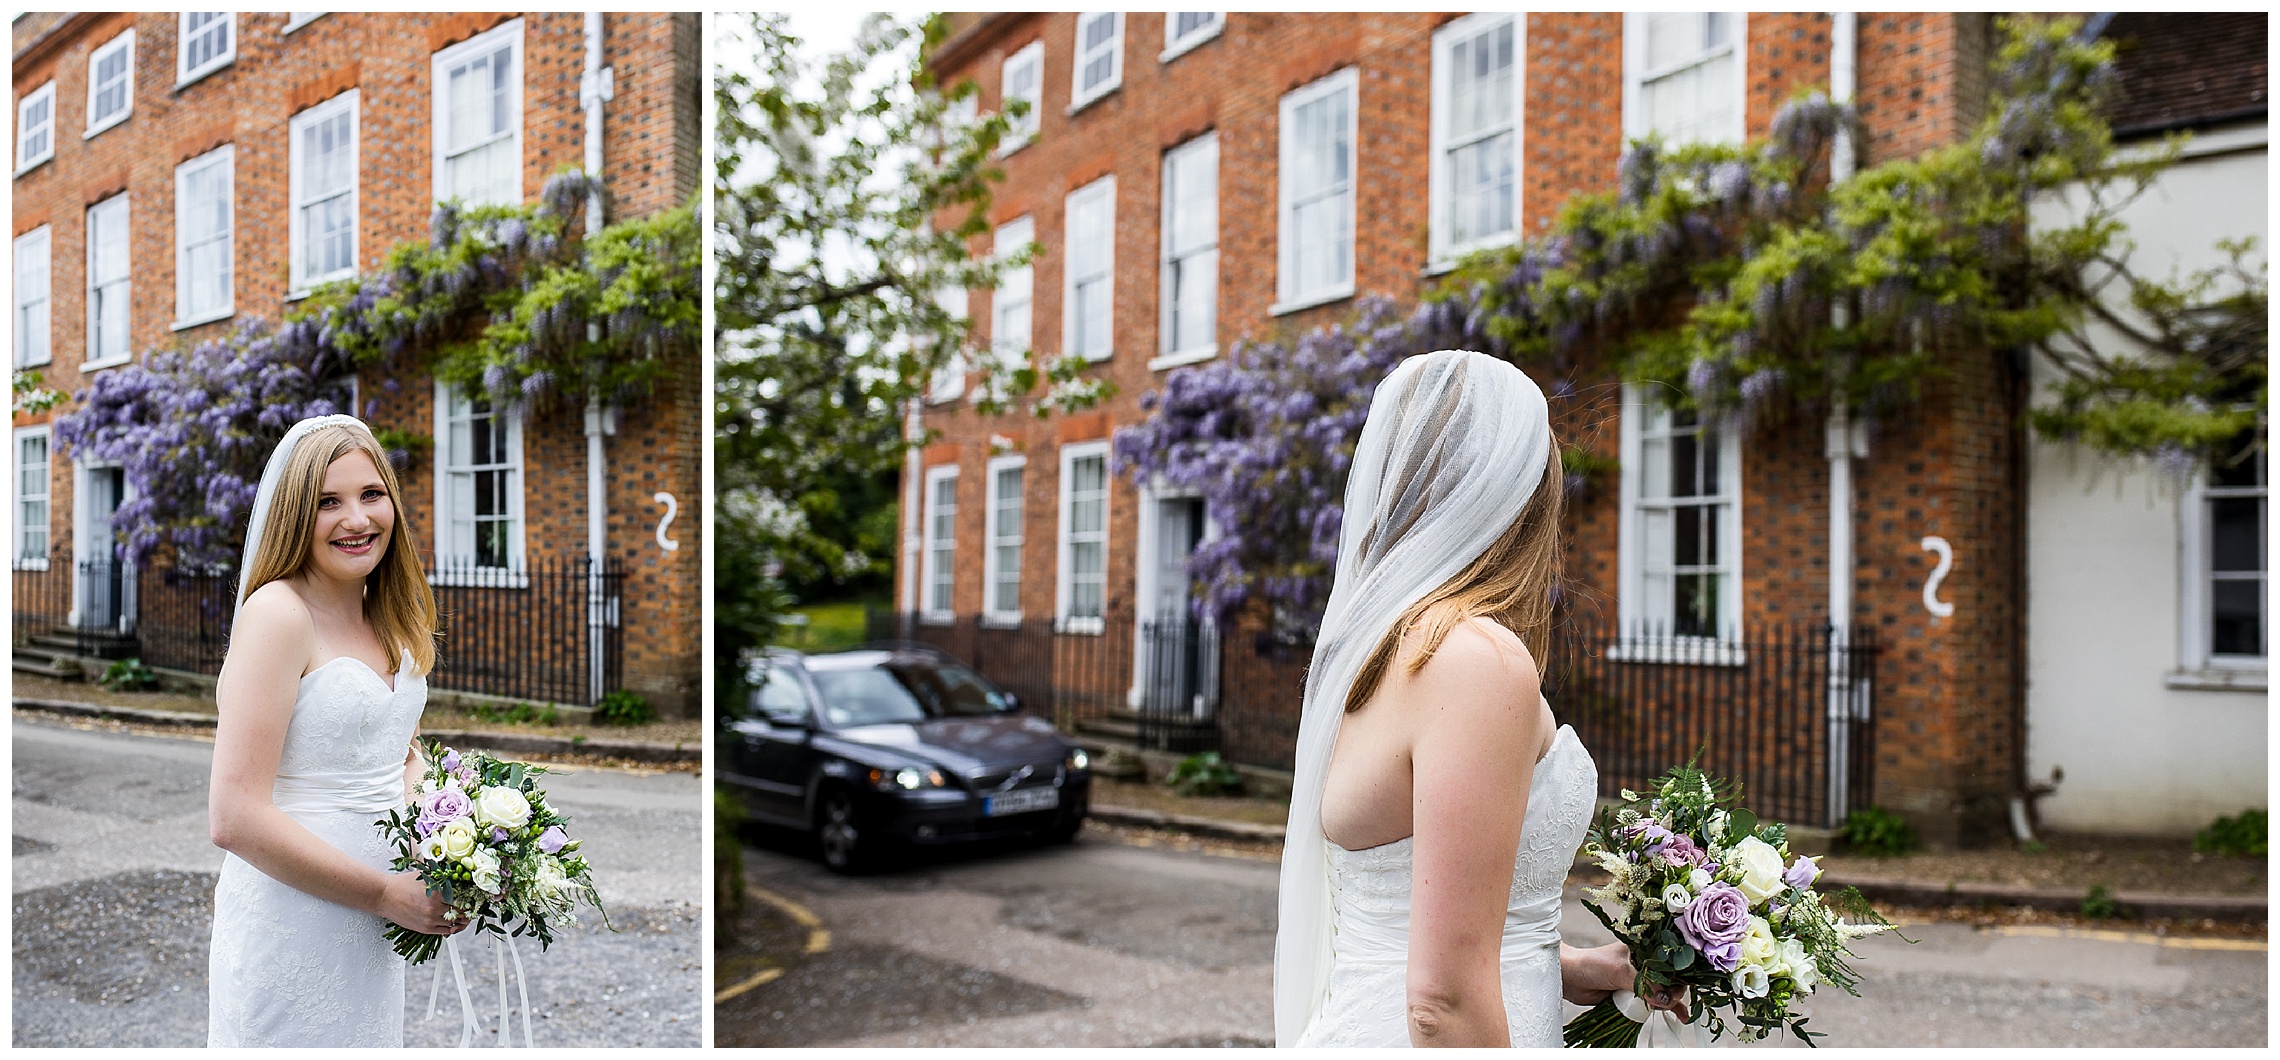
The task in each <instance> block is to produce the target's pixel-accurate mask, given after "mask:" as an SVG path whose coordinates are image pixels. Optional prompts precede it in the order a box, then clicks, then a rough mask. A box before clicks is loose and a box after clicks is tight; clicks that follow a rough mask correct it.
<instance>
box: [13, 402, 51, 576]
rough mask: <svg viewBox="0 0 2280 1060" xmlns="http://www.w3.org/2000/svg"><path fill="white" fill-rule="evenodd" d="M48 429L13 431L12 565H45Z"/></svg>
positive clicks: (39, 567) (24, 567)
mask: <svg viewBox="0 0 2280 1060" xmlns="http://www.w3.org/2000/svg"><path fill="white" fill-rule="evenodd" d="M52 474H53V472H52V471H51V470H50V469H49V467H48V429H47V428H46V427H30V428H26V429H24V430H20V431H17V432H16V477H15V494H16V497H15V501H16V563H15V566H16V569H17V570H46V569H47V567H48V493H49V489H50V487H49V482H50V481H51V479H50V476H51V475H52Z"/></svg>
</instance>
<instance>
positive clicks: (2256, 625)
mask: <svg viewBox="0 0 2280 1060" xmlns="http://www.w3.org/2000/svg"><path fill="white" fill-rule="evenodd" d="M2211 589H2212V590H2213V591H2212V592H2211V594H2210V602H2211V614H2210V616H2209V618H2210V623H2209V650H2210V651H2212V652H2215V653H2216V654H2218V655H2262V654H2264V582H2263V580H2262V579H2257V580H2254V581H2249V580H2226V581H2219V582H2216V583H2214V584H2213V585H2212V586H2211Z"/></svg>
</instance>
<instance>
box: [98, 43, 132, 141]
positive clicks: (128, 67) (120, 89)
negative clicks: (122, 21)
mask: <svg viewBox="0 0 2280 1060" xmlns="http://www.w3.org/2000/svg"><path fill="white" fill-rule="evenodd" d="M134 109H135V31H134V30H131V29H130V30H126V31H123V32H121V33H120V34H119V35H118V36H116V37H113V38H111V39H110V40H109V41H107V42H105V43H104V44H103V45H102V46H101V47H98V48H96V49H95V51H94V54H92V55H89V56H88V57H87V135H88V136H94V135H95V134H96V133H99V132H102V131H103V130H105V129H108V128H110V127H111V126H113V125H117V124H119V123H120V122H123V121H125V120H127V116H128V115H129V114H132V113H134Z"/></svg>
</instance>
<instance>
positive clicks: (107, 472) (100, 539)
mask: <svg viewBox="0 0 2280 1060" xmlns="http://www.w3.org/2000/svg"><path fill="white" fill-rule="evenodd" d="M86 481H87V500H86V503H87V507H86V512H87V522H86V527H85V531H86V533H85V536H83V537H82V538H81V542H82V545H83V546H84V547H83V551H82V552H81V553H80V555H81V557H82V558H81V559H80V561H79V623H78V625H79V628H81V629H100V630H119V629H121V628H122V624H123V621H124V619H125V616H126V599H125V596H126V578H125V576H124V572H123V570H122V569H121V565H120V563H119V560H118V538H117V534H116V532H115V529H114V528H113V526H112V523H111V517H112V516H113V515H114V514H116V513H117V512H118V510H119V502H120V501H122V500H124V499H126V488H127V477H126V472H125V471H124V470H122V469H120V468H115V467H91V468H88V469H87V480H86Z"/></svg>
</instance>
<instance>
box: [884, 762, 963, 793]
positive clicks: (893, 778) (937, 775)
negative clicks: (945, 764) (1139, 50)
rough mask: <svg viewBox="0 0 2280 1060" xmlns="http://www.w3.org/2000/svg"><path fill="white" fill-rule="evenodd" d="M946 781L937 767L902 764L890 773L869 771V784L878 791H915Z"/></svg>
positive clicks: (941, 784) (940, 784)
mask: <svg viewBox="0 0 2280 1060" xmlns="http://www.w3.org/2000/svg"><path fill="white" fill-rule="evenodd" d="M947 783H948V781H946V780H945V779H943V776H942V771H941V770H939V769H927V770H920V769H916V768H913V767H910V766H904V767H903V768H901V769H898V770H895V771H894V772H892V773H890V772H888V771H886V770H884V769H874V770H872V771H871V785H872V786H873V787H875V788H878V789H879V790H880V791H896V790H901V791H917V790H918V789H920V788H939V787H942V786H943V785H945V784H947Z"/></svg>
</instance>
